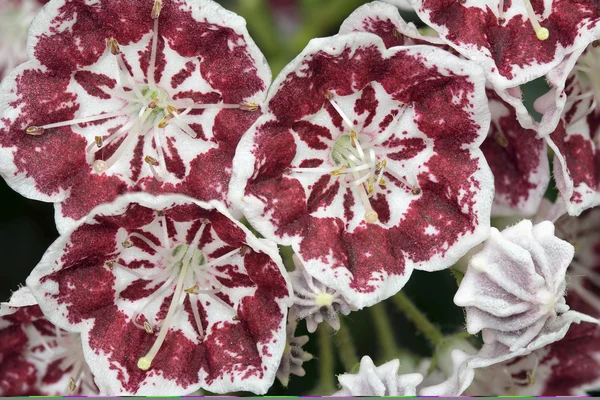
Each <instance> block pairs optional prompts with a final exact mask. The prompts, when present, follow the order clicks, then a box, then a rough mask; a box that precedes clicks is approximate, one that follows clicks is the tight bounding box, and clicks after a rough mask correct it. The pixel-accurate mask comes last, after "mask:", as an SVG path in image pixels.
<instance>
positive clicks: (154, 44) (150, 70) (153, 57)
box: [148, 0, 160, 86]
mask: <svg viewBox="0 0 600 400" xmlns="http://www.w3.org/2000/svg"><path fill="white" fill-rule="evenodd" d="M157 5H158V10H159V11H158V13H157V14H158V15H160V2H159V1H158V0H157V1H156V2H155V3H154V7H153V8H152V14H153V15H154V9H155V8H157ZM158 15H157V16H156V18H154V30H153V32H152V52H151V53H150V66H149V67H148V84H149V85H151V86H154V85H155V81H154V72H155V70H156V49H157V46H158Z"/></svg>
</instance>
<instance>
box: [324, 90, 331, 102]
mask: <svg viewBox="0 0 600 400" xmlns="http://www.w3.org/2000/svg"><path fill="white" fill-rule="evenodd" d="M325 98H326V99H327V100H331V99H333V93H331V92H330V91H329V90H328V91H326V92H325Z"/></svg>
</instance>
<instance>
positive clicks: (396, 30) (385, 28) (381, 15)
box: [340, 1, 447, 48]
mask: <svg viewBox="0 0 600 400" xmlns="http://www.w3.org/2000/svg"><path fill="white" fill-rule="evenodd" d="M390 3H392V4H395V3H394V2H393V1H390ZM400 8H401V7H400ZM350 32H370V33H374V34H376V35H377V36H379V37H380V38H381V39H383V42H384V43H385V46H386V47H388V48H389V47H393V46H408V45H413V44H431V45H436V46H438V47H447V46H446V43H445V42H444V41H443V40H442V39H440V38H439V37H437V36H425V35H422V34H421V33H420V32H419V30H418V29H417V27H416V26H415V24H413V23H412V22H406V21H404V19H403V18H402V17H401V16H400V13H399V12H398V8H396V7H394V6H393V5H391V4H387V3H383V2H381V1H373V2H371V3H367V4H365V5H363V6H360V7H358V8H357V9H356V10H354V12H353V13H352V14H350V15H349V16H348V18H346V20H344V22H343V23H342V26H341V27H340V33H341V34H344V33H350Z"/></svg>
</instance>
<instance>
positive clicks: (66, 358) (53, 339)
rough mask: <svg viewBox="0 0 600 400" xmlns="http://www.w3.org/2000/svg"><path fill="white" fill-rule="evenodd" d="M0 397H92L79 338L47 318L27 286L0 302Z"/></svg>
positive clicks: (93, 389)
mask: <svg viewBox="0 0 600 400" xmlns="http://www.w3.org/2000/svg"><path fill="white" fill-rule="evenodd" d="M0 343H1V344H0V395H1V396H73V395H77V396H94V395H98V388H97V387H96V385H95V383H94V377H93V375H92V373H91V371H90V368H89V366H88V364H87V362H86V360H85V358H84V354H83V348H82V346H81V337H80V335H79V334H78V333H70V332H66V331H64V330H62V329H60V328H58V327H57V326H55V325H53V324H52V323H51V322H50V321H48V320H47V319H46V318H45V317H44V314H42V310H41V309H40V307H39V306H38V304H37V301H36V299H35V298H34V297H33V295H32V294H31V291H30V290H29V289H28V288H21V289H19V290H17V291H16V292H14V293H13V295H12V297H11V299H10V301H9V302H8V303H1V304H0Z"/></svg>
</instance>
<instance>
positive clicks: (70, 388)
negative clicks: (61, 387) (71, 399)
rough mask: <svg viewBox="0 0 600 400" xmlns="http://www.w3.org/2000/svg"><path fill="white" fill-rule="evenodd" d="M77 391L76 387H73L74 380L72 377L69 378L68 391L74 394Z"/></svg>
mask: <svg viewBox="0 0 600 400" xmlns="http://www.w3.org/2000/svg"><path fill="white" fill-rule="evenodd" d="M75 389H77V385H75V379H73V377H70V378H69V391H71V392H74V391H75Z"/></svg>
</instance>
